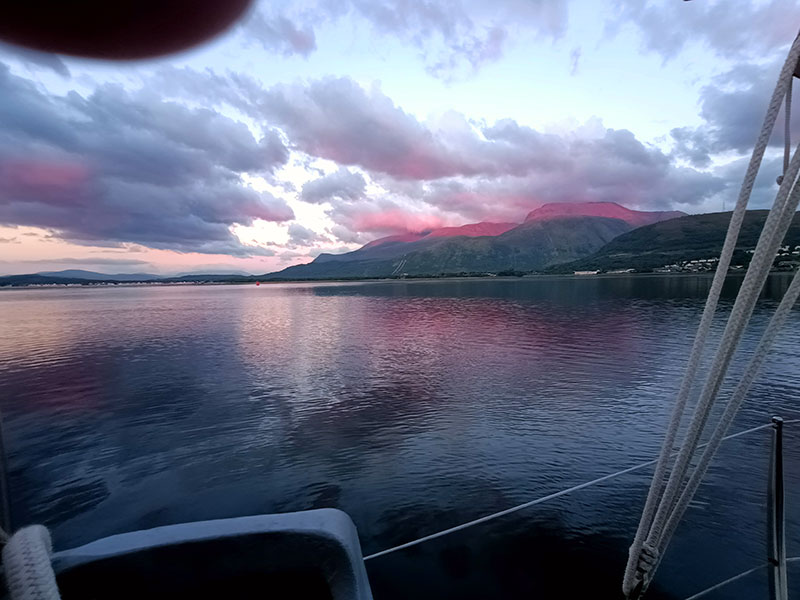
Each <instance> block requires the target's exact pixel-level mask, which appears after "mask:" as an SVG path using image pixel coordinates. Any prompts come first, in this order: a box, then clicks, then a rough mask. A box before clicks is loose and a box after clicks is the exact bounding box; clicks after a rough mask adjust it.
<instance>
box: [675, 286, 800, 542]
mask: <svg viewBox="0 0 800 600" xmlns="http://www.w3.org/2000/svg"><path fill="white" fill-rule="evenodd" d="M798 297H800V271H797V272H796V273H795V275H794V277H793V278H792V282H791V284H790V285H789V288H788V289H787V290H786V293H785V294H784V296H783V299H782V300H781V303H780V304H779V305H778V308H777V310H776V311H775V314H774V315H773V316H772V318H771V319H770V322H769V324H768V325H767V329H766V330H765V331H764V333H763V334H762V336H761V340H760V341H759V344H758V347H757V348H756V351H755V352H754V354H753V357H752V358H751V359H750V363H749V364H748V365H747V368H746V369H745V371H744V374H743V375H742V380H741V381H740V382H739V384H738V385H737V386H736V389H735V391H734V392H733V395H732V397H731V399H730V401H729V402H728V404H727V406H726V407H725V410H724V411H723V413H722V416H721V417H720V421H719V423H718V424H717V427H716V428H715V429H714V432H713V433H712V434H711V438H710V439H709V441H708V445H707V446H706V448H705V450H704V451H703V454H702V455H701V457H700V461H699V462H698V464H697V466H696V467H695V470H694V472H693V473H692V476H691V477H690V479H689V482H688V483H687V484H686V487H685V488H684V490H683V492H682V493H681V496H680V497H679V498H678V501H677V503H676V506H675V508H674V509H673V511H672V514H670V515H669V518H668V520H667V523H666V525H665V528H664V535H663V538H662V542H661V543H662V546H664V545H665V543H666V542H667V541H668V540H669V539H670V538H671V537H672V535H673V534H674V532H675V529H676V527H677V526H678V523H679V522H680V520H681V517H683V514H684V512H686V509H687V508H688V506H689V503H690V502H691V500H692V498H693V497H694V494H695V492H696V491H697V488H698V486H699V485H700V482H701V481H702V479H703V476H704V475H705V474H706V471H707V470H708V466H709V465H710V464H711V459H712V458H714V455H715V454H716V452H717V450H718V449H719V446H720V444H721V443H722V437H723V436H724V435H725V433H726V432H727V431H728V428H729V427H730V426H731V424H732V423H733V419H734V417H735V416H736V413H737V412H738V410H739V408H740V407H741V405H742V403H743V402H744V400H745V398H746V397H747V393H748V392H749V391H750V386H752V384H753V381H755V378H756V375H757V374H758V372H759V371H760V370H761V366H762V365H763V364H764V361H765V360H766V358H767V355H768V353H769V350H770V348H771V347H772V344H773V342H774V341H775V338H776V337H777V335H778V333H780V331H781V328H782V327H783V325H784V323H785V322H786V319H787V318H788V316H789V314H790V312H791V310H792V307H793V306H794V305H795V303H796V302H797V299H798ZM663 550H664V547H660V548H659V551H660V552H663Z"/></svg>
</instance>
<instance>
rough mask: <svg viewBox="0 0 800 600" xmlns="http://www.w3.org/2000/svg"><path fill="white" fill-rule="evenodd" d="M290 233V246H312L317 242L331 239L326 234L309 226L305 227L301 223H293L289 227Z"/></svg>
mask: <svg viewBox="0 0 800 600" xmlns="http://www.w3.org/2000/svg"><path fill="white" fill-rule="evenodd" d="M287 231H288V233H289V247H290V248H296V247H303V246H310V245H312V244H314V243H315V242H328V241H330V240H329V239H328V238H326V237H325V236H324V235H321V234H319V233H317V232H315V231H312V230H311V229H309V228H307V227H303V226H302V225H301V224H300V223H292V224H291V225H289V227H288V230H287Z"/></svg>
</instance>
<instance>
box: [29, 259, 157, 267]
mask: <svg viewBox="0 0 800 600" xmlns="http://www.w3.org/2000/svg"><path fill="white" fill-rule="evenodd" d="M15 262H22V263H25V264H58V265H109V266H118V267H134V266H143V265H147V266H150V263H149V262H147V261H146V260H135V259H128V258H71V257H64V258H43V259H37V260H24V261H15Z"/></svg>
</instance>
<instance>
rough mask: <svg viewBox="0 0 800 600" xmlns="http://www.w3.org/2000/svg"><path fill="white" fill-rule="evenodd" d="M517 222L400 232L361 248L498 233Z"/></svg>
mask: <svg viewBox="0 0 800 600" xmlns="http://www.w3.org/2000/svg"><path fill="white" fill-rule="evenodd" d="M518 224H519V223H490V222H482V223H471V224H469V225H461V226H460V227H439V228H438V229H430V230H428V231H421V232H419V233H401V234H399V235H390V236H388V237H383V238H378V239H377V240H373V241H371V242H369V243H368V244H366V245H365V246H364V247H363V248H361V250H364V249H366V248H375V247H376V246H382V245H384V244H390V243H396V242H418V241H420V240H424V239H428V240H430V239H433V238H440V237H456V236H459V235H463V236H467V237H478V236H483V235H500V234H502V233H505V232H506V231H508V230H509V229H513V228H514V227H516V226H517V225H518Z"/></svg>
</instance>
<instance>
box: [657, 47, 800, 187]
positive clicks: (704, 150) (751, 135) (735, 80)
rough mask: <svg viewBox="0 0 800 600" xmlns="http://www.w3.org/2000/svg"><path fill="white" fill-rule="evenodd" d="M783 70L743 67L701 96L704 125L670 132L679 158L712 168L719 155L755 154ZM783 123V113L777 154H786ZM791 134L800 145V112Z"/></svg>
mask: <svg viewBox="0 0 800 600" xmlns="http://www.w3.org/2000/svg"><path fill="white" fill-rule="evenodd" d="M782 64H783V59H782V58H781V59H780V60H774V61H771V62H770V63H769V64H767V65H763V64H761V65H755V64H748V63H743V64H740V65H737V66H735V67H734V68H733V69H731V70H730V71H728V72H726V73H723V74H722V75H719V76H718V77H716V78H715V79H714V80H713V81H712V82H711V84H709V85H707V86H705V87H704V88H703V89H702V90H701V92H700V116H701V117H702V118H703V120H704V123H703V124H702V125H701V126H699V127H681V128H677V129H673V130H672V131H671V132H670V133H671V136H672V139H673V141H674V143H675V149H674V153H675V155H676V156H679V157H680V158H683V159H685V160H687V161H689V162H690V163H691V164H693V165H695V166H699V167H706V166H708V165H710V164H711V159H712V156H713V155H715V154H721V153H725V152H730V151H734V152H737V153H741V154H745V153H749V152H750V151H751V150H752V148H753V145H754V144H755V141H756V138H757V137H758V133H759V131H760V129H761V125H762V123H763V121H764V114H765V113H766V110H767V105H768V103H769V97H770V95H771V94H770V92H771V90H772V88H773V87H774V86H775V82H776V81H777V79H778V73H779V72H780V69H781V66H782ZM783 120H784V113H783V112H781V113H780V114H779V115H778V125H777V126H776V127H775V129H774V131H773V132H772V136H771V138H770V145H771V146H773V147H775V148H782V147H783V144H784V135H783V131H784V128H783ZM790 133H791V136H792V138H793V139H794V140H795V141H798V140H800V115H798V114H797V111H794V112H793V114H792V119H791V128H790ZM776 174H777V173H775V174H773V179H774V175H776Z"/></svg>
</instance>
